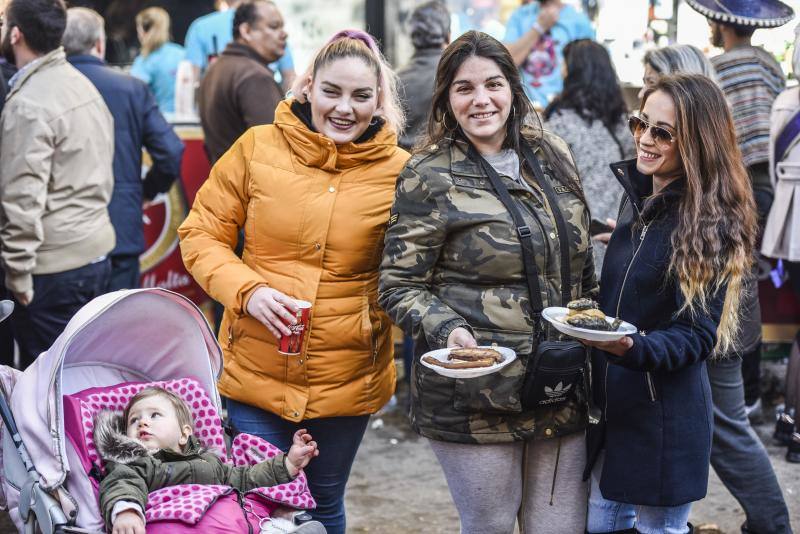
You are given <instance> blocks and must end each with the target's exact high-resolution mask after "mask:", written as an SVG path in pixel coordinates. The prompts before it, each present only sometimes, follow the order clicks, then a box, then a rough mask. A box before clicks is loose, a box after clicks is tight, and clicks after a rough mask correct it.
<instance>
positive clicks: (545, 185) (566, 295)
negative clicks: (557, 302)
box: [522, 144, 572, 306]
mask: <svg viewBox="0 0 800 534" xmlns="http://www.w3.org/2000/svg"><path fill="white" fill-rule="evenodd" d="M522 153H523V154H524V155H525V159H526V161H527V162H528V166H530V167H531V170H532V171H533V174H534V175H535V177H536V181H537V182H538V183H539V186H540V187H541V188H542V190H543V191H544V194H545V196H546V197H547V203H548V204H550V211H551V212H552V213H553V219H555V221H556V231H557V232H558V244H559V247H558V248H559V249H560V252H561V305H562V306H566V305H567V303H568V302H569V301H570V300H572V278H571V277H572V270H571V269H570V261H569V256H570V250H569V239H567V236H568V235H569V233H568V230H567V222H566V221H565V220H564V215H563V214H562V213H561V210H560V209H559V208H558V197H557V196H556V191H555V189H553V184H551V183H550V180H548V179H547V177H546V176H545V175H544V171H542V166H541V164H540V163H539V158H537V157H536V154H534V153H533V150H532V149H531V147H529V146H528V145H527V144H523V145H522Z"/></svg>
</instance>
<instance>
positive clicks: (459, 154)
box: [450, 138, 486, 178]
mask: <svg viewBox="0 0 800 534" xmlns="http://www.w3.org/2000/svg"><path fill="white" fill-rule="evenodd" d="M468 154H469V145H468V144H467V142H466V141H464V140H463V139H458V138H453V139H451V141H450V173H451V174H454V175H461V176H473V177H476V178H481V177H485V176H486V174H485V173H484V172H483V169H482V168H481V166H480V164H479V163H478V162H477V161H472V160H471V159H470V157H469V156H468Z"/></svg>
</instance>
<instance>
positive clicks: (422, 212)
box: [378, 166, 469, 349]
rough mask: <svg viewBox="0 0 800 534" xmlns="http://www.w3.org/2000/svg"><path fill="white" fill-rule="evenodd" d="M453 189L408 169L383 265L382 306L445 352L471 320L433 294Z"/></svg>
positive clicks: (409, 330)
mask: <svg viewBox="0 0 800 534" xmlns="http://www.w3.org/2000/svg"><path fill="white" fill-rule="evenodd" d="M450 186H451V183H450V181H449V179H448V178H447V177H446V176H443V175H442V174H441V173H437V172H430V173H423V174H422V175H420V174H418V173H417V172H416V171H415V170H414V169H413V168H411V167H409V166H407V167H406V168H405V169H404V170H403V172H402V173H401V174H400V177H399V178H398V180H397V191H396V193H395V200H394V205H393V206H392V213H391V215H390V217H389V227H388V229H387V231H386V238H385V248H384V256H383V262H382V264H381V273H380V288H379V297H378V299H379V302H380V304H381V306H383V309H384V310H386V313H388V314H389V317H391V319H392V320H393V321H394V322H395V324H397V325H398V326H399V327H400V328H402V329H403V331H404V332H405V333H406V334H410V335H411V336H412V337H413V338H414V339H421V338H422V337H423V336H424V338H425V339H426V340H427V342H428V346H429V347H430V348H432V349H436V348H441V347H444V346H445V345H446V344H447V337H448V335H449V334H450V332H452V331H453V329H455V328H457V327H465V328H469V325H468V324H467V321H466V320H464V318H463V317H461V316H460V315H459V314H457V313H456V312H455V311H453V310H452V308H450V307H449V306H447V305H446V304H445V303H444V302H442V301H441V300H440V299H439V298H438V297H437V296H436V295H434V293H433V292H432V290H431V283H432V278H433V272H434V268H435V266H436V262H437V261H438V259H439V253H440V251H441V249H442V246H443V245H444V243H445V240H446V239H447V213H448V210H447V209H446V206H445V202H446V198H447V192H448V190H449V188H450Z"/></svg>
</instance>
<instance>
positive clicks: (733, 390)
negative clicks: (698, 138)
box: [686, 0, 794, 534]
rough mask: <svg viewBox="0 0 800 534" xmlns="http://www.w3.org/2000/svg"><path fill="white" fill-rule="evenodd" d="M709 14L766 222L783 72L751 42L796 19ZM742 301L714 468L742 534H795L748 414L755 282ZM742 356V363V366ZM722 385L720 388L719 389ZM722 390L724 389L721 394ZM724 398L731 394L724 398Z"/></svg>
mask: <svg viewBox="0 0 800 534" xmlns="http://www.w3.org/2000/svg"><path fill="white" fill-rule="evenodd" d="M686 2H687V3H688V4H689V5H690V6H691V7H692V8H694V9H695V10H696V11H698V12H700V13H701V14H703V15H705V17H706V18H707V19H708V23H709V26H710V29H711V44H712V45H714V46H717V47H721V48H722V49H723V50H724V53H722V54H720V55H719V56H717V57H714V58H712V59H711V62H712V63H713V64H714V67H715V69H716V71H717V81H718V83H719V85H720V87H721V88H722V90H723V92H724V93H725V96H726V98H727V100H728V102H729V104H730V106H731V111H732V113H733V120H734V125H735V127H736V134H737V137H738V141H739V148H740V149H741V151H742V158H743V160H744V164H745V167H747V171H748V173H749V175H750V179H751V181H752V184H753V193H754V197H755V200H756V205H757V208H758V213H759V216H760V217H759V218H760V221H761V223H762V224H763V223H764V220H765V218H766V216H767V214H768V213H769V208H770V205H771V204H772V198H773V191H772V183H771V180H770V173H769V143H770V137H769V134H770V111H771V107H772V103H773V101H774V100H775V98H776V97H777V96H778V94H779V93H780V92H781V91H782V90H783V89H784V87H785V85H786V79H785V77H784V74H783V71H782V70H781V67H780V65H779V64H778V62H777V61H776V60H775V58H774V57H772V55H771V54H769V53H768V52H766V51H765V50H764V49H763V48H761V47H756V46H753V45H752V43H751V38H752V35H753V33H754V32H755V31H756V30H757V29H759V28H775V27H778V26H781V25H783V24H786V23H787V22H789V21H790V20H791V19H792V18H793V17H794V12H793V11H792V9H791V8H790V7H789V6H787V5H785V4H783V3H782V2H780V1H778V0H686ZM747 285H748V288H747V289H749V291H747V292H746V294H745V295H744V296H743V298H742V305H741V310H740V313H741V314H742V318H743V321H742V331H741V332H740V336H739V341H738V344H737V347H736V354H734V355H733V357H731V358H728V359H727V360H725V361H721V362H717V363H716V364H715V366H714V369H713V376H712V369H711V368H710V370H709V378H710V380H711V381H712V389H713V390H714V391H715V394H714V423H715V428H714V443H713V449H712V453H711V463H712V464H713V466H714V470H715V471H717V474H718V475H719V477H720V479H722V480H723V482H724V483H725V486H726V487H727V488H728V489H729V490H730V491H731V493H732V494H733V495H734V497H735V498H736V499H737V500H738V501H739V503H740V504H741V505H742V508H744V510H745V514H746V516H747V521H746V522H745V524H744V525H743V526H742V532H747V533H753V532H756V533H761V532H764V533H766V532H769V533H776V534H777V533H791V532H792V530H791V527H790V525H789V514H788V511H787V509H786V503H785V502H784V499H783V495H782V494H781V490H780V486H779V485H778V482H777V479H776V478H775V474H774V471H773V470H772V465H771V464H770V462H769V458H768V456H767V454H766V452H765V451H764V449H763V445H761V443H760V441H759V440H758V439H757V438H756V437H755V435H754V434H753V431H752V429H751V428H750V426H749V424H748V422H747V419H746V417H745V416H744V414H743V413H741V411H742V378H743V377H744V397H745V402H746V404H747V405H749V407H750V408H753V407H754V406H756V405H757V403H759V404H760V401H759V398H760V391H759V387H758V382H759V378H760V377H759V367H760V364H761V312H760V309H759V304H758V285H757V283H756V282H755V277H753V279H752V280H751V281H750V283H749V284H747ZM737 356H741V371H740V360H739V358H738V357H737ZM715 382H716V383H715ZM715 386H717V387H715ZM717 391H721V392H724V394H717Z"/></svg>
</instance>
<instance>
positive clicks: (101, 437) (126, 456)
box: [94, 410, 208, 464]
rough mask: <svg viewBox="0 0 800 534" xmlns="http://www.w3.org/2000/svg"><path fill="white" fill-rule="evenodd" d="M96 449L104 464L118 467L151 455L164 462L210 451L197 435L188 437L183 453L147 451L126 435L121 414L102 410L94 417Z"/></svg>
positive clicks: (162, 450)
mask: <svg viewBox="0 0 800 534" xmlns="http://www.w3.org/2000/svg"><path fill="white" fill-rule="evenodd" d="M94 446H95V447H96V448H97V453H98V454H99V455H100V458H101V459H102V460H103V462H115V463H118V464H129V463H131V462H134V461H136V460H138V459H140V458H146V457H148V456H154V457H156V458H159V459H161V460H177V459H185V458H186V457H189V456H197V455H199V454H203V453H204V452H207V451H208V449H205V448H202V447H200V443H199V442H198V441H197V438H196V437H194V436H190V437H189V442H188V443H187V445H186V451H185V452H183V453H177V452H173V451H168V450H164V449H161V450H152V449H148V448H147V447H146V446H145V445H144V443H142V442H141V441H139V440H138V439H136V438H129V437H128V436H127V435H126V434H125V425H124V423H123V421H122V414H121V413H120V412H112V411H110V410H102V411H100V412H98V414H97V415H96V416H95V418H94Z"/></svg>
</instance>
